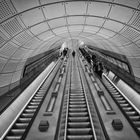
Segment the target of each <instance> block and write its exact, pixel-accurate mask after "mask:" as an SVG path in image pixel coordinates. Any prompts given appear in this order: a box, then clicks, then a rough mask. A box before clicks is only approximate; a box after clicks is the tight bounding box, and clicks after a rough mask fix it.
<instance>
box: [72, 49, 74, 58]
mask: <svg viewBox="0 0 140 140" xmlns="http://www.w3.org/2000/svg"><path fill="white" fill-rule="evenodd" d="M72 56H73V58H74V57H75V51H74V50H73V52H72Z"/></svg>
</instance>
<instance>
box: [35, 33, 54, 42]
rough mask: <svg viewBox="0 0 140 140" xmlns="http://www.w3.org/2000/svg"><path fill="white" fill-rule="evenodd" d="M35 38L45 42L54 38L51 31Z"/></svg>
mask: <svg viewBox="0 0 140 140" xmlns="http://www.w3.org/2000/svg"><path fill="white" fill-rule="evenodd" d="M37 37H38V38H39V39H41V40H44V41H45V40H47V39H49V38H52V37H54V34H53V33H52V31H47V32H44V33H42V34H40V35H38V36H37Z"/></svg>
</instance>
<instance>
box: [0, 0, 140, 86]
mask: <svg viewBox="0 0 140 140" xmlns="http://www.w3.org/2000/svg"><path fill="white" fill-rule="evenodd" d="M139 5H140V1H138V0H85V1H84V0H81V1H80V0H69V1H67V0H65V1H61V0H1V1H0V87H2V86H5V85H8V84H9V83H14V82H16V81H18V80H19V79H20V76H21V72H22V69H23V67H24V64H25V62H26V60H27V58H29V57H32V56H35V55H37V54H40V53H42V52H44V51H47V50H48V49H51V48H55V47H57V46H59V45H61V44H63V42H65V41H66V40H68V39H79V40H82V41H83V42H85V44H89V45H93V46H96V47H99V48H101V49H105V50H109V51H113V52H117V53H120V54H124V55H126V56H127V58H128V60H129V61H130V63H131V65H132V67H133V72H134V74H135V76H136V77H138V78H140V6H139Z"/></svg>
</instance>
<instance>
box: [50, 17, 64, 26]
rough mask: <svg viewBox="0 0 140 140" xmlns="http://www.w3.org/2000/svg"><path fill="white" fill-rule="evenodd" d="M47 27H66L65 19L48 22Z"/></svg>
mask: <svg viewBox="0 0 140 140" xmlns="http://www.w3.org/2000/svg"><path fill="white" fill-rule="evenodd" d="M48 23H49V25H50V27H51V28H56V27H59V26H65V25H66V19H65V18H58V19H54V20H50V21H49V22H48Z"/></svg>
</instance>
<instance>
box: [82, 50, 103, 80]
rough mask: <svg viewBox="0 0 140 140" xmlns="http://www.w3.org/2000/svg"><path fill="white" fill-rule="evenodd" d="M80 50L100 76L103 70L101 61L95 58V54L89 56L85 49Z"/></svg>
mask: <svg viewBox="0 0 140 140" xmlns="http://www.w3.org/2000/svg"><path fill="white" fill-rule="evenodd" d="M80 51H81V53H82V54H83V56H84V57H85V59H86V60H87V62H88V63H89V64H90V65H92V69H93V71H94V72H95V73H97V75H98V76H99V77H100V78H102V73H103V70H104V68H103V64H102V62H101V61H100V60H99V59H97V57H96V55H94V54H92V56H90V55H89V53H88V52H86V51H85V49H82V48H80Z"/></svg>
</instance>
